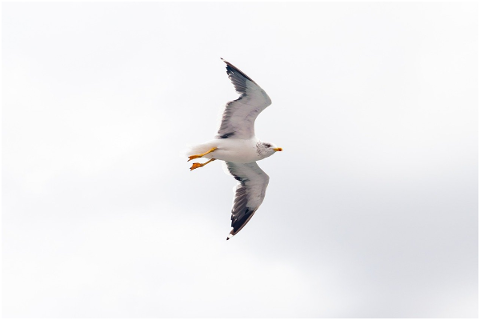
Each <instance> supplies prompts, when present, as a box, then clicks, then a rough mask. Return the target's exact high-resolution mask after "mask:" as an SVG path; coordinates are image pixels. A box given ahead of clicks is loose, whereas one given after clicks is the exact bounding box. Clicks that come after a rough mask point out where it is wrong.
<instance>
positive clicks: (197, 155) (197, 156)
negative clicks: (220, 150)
mask: <svg viewBox="0 0 480 320" xmlns="http://www.w3.org/2000/svg"><path fill="white" fill-rule="evenodd" d="M215 150H217V148H212V149H210V150H208V151H207V152H205V153H201V154H194V155H193V156H190V157H188V161H191V160H193V159H197V158H201V157H203V156H204V155H206V154H209V153H212V152H213V151H215ZM188 161H187V162H188Z"/></svg>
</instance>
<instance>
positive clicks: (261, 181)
mask: <svg viewBox="0 0 480 320" xmlns="http://www.w3.org/2000/svg"><path fill="white" fill-rule="evenodd" d="M226 164H227V168H228V171H230V173H231V174H232V175H233V177H234V178H235V179H237V180H238V181H239V182H240V183H239V184H238V185H237V188H236V190H235V199H234V202H233V209H232V227H233V229H232V231H230V234H229V235H228V237H227V240H228V239H230V238H231V237H233V236H234V235H236V234H237V233H238V232H239V231H240V230H242V228H243V227H244V226H245V225H246V224H247V223H248V221H250V219H251V218H252V216H253V214H254V213H255V211H257V209H258V208H259V207H260V205H261V204H262V202H263V199H264V198H265V190H267V185H268V181H269V180H270V178H269V177H268V175H267V174H266V173H265V172H264V171H263V170H262V169H260V167H259V166H258V164H257V163H256V162H250V163H235V162H226Z"/></svg>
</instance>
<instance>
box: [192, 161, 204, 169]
mask: <svg viewBox="0 0 480 320" xmlns="http://www.w3.org/2000/svg"><path fill="white" fill-rule="evenodd" d="M201 167H203V163H198V162H195V163H193V164H192V166H191V167H190V171H192V170H195V169H197V168H201Z"/></svg>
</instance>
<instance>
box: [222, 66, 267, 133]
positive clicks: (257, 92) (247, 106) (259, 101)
mask: <svg viewBox="0 0 480 320" xmlns="http://www.w3.org/2000/svg"><path fill="white" fill-rule="evenodd" d="M222 60H223V59H222ZM223 61H224V62H225V63H226V64H227V74H228V78H229V79H230V81H231V82H232V84H233V86H234V87H235V90H236V91H237V92H238V93H239V94H240V97H239V98H238V99H236V100H233V101H230V102H228V103H227V104H226V106H225V111H224V112H223V116H222V123H221V125H220V130H218V135H217V138H220V139H227V138H230V137H234V138H237V139H250V138H252V137H253V136H255V128H254V124H255V119H256V118H257V116H258V115H259V114H260V112H262V111H263V110H264V109H265V108H266V107H268V106H269V105H270V104H271V103H272V101H271V100H270V97H269V96H268V95H267V93H266V92H265V91H264V90H263V89H262V88H260V86H259V85H258V84H256V83H255V81H253V80H252V79H251V78H250V77H249V76H247V75H246V74H245V73H243V72H242V71H241V70H240V69H238V68H237V67H235V66H234V65H233V64H231V63H230V62H228V61H225V60H223Z"/></svg>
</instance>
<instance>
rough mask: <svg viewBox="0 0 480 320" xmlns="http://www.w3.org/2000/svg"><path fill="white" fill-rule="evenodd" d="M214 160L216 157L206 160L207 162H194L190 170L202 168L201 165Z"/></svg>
mask: <svg viewBox="0 0 480 320" xmlns="http://www.w3.org/2000/svg"><path fill="white" fill-rule="evenodd" d="M212 161H215V159H213V158H212V159H210V160H208V161H207V162H205V163H198V162H195V163H192V167H191V168H190V171H192V170H195V169H197V168H201V167H203V166H205V165H207V164H209V163H210V162H212Z"/></svg>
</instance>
